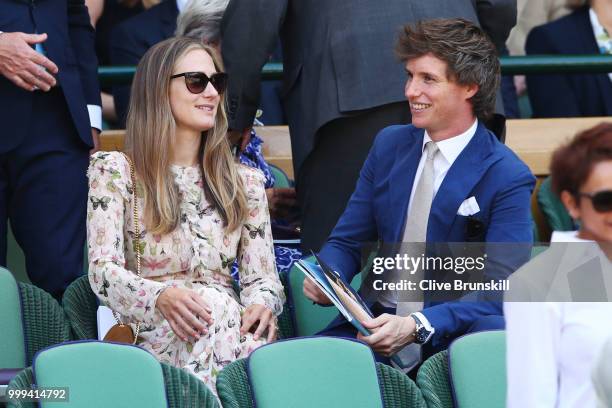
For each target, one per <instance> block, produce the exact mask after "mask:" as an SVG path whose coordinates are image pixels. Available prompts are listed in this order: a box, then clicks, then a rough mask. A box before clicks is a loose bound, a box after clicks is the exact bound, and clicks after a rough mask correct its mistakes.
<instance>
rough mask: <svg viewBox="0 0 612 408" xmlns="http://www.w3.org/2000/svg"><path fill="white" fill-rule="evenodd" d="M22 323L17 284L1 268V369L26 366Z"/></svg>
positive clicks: (7, 272) (6, 271) (10, 275)
mask: <svg viewBox="0 0 612 408" xmlns="http://www.w3.org/2000/svg"><path fill="white" fill-rule="evenodd" d="M22 321H23V320H22V313H21V300H20V299H19V288H18V287H17V282H15V278H13V275H12V274H11V273H10V272H9V271H8V270H6V269H4V268H1V267H0V328H2V329H1V330H0V369H1V368H23V367H25V366H26V356H25V342H24V337H23V324H22Z"/></svg>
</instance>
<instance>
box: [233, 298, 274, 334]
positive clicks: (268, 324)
mask: <svg viewBox="0 0 612 408" xmlns="http://www.w3.org/2000/svg"><path fill="white" fill-rule="evenodd" d="M258 322H259V323H258ZM255 326H256V327H257V328H256V329H255V332H254V333H253V339H254V340H258V339H259V337H260V336H261V335H262V334H263V333H264V332H265V331H266V330H267V331H268V336H267V341H268V343H270V342H272V341H274V340H276V334H277V331H278V327H277V326H276V317H275V316H274V314H273V313H272V311H271V310H270V309H268V308H267V307H265V306H263V305H251V306H249V307H247V308H246V309H245V311H244V313H243V314H242V326H240V335H241V336H244V335H245V334H246V333H248V332H249V331H251V329H252V328H253V327H255Z"/></svg>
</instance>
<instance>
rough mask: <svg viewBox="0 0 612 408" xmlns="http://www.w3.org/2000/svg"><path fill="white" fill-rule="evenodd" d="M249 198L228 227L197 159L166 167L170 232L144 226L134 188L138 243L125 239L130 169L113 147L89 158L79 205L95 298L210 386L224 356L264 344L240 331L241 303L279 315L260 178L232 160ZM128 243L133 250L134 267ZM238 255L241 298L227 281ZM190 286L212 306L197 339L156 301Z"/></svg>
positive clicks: (129, 228) (129, 229)
mask: <svg viewBox="0 0 612 408" xmlns="http://www.w3.org/2000/svg"><path fill="white" fill-rule="evenodd" d="M237 166H239V169H238V171H239V174H240V176H241V177H242V180H243V183H244V186H245V189H246V194H247V200H248V207H249V213H248V218H247V220H246V221H245V223H244V224H243V225H242V227H240V228H237V229H236V230H235V231H233V232H228V231H226V229H225V228H224V226H223V221H222V219H221V217H220V216H219V213H218V212H217V210H216V209H215V208H214V207H213V206H212V205H211V203H209V202H208V201H207V200H206V197H205V195H204V190H203V188H202V186H203V184H202V183H203V178H202V173H201V169H200V168H198V167H179V166H172V167H171V171H172V173H173V175H174V178H175V182H176V185H177V186H178V190H179V194H180V209H181V219H180V223H179V225H178V226H177V228H176V229H175V230H174V231H173V232H172V233H170V234H166V235H156V234H151V233H149V232H148V231H147V230H146V227H145V225H144V222H143V219H142V214H143V199H144V197H143V194H142V189H141V187H140V186H139V185H137V186H136V193H137V196H138V210H139V214H140V215H139V216H140V224H139V227H140V234H139V240H138V245H137V243H136V242H135V241H134V238H135V228H134V220H133V199H132V191H133V188H134V186H133V185H132V181H131V177H130V167H129V163H128V161H127V159H126V158H125V156H124V155H123V154H122V153H119V152H98V153H96V154H95V155H94V156H92V160H91V162H90V166H89V171H88V177H89V200H88V206H87V233H88V234H87V235H88V238H87V241H88V253H89V281H90V284H91V286H92V288H93V290H94V292H95V293H96V294H97V295H98V297H99V298H100V300H101V301H102V303H104V304H106V305H107V306H109V307H110V308H111V309H113V310H114V311H116V312H118V313H120V314H121V316H122V317H123V319H124V321H128V322H130V323H131V324H132V325H133V326H132V327H133V328H135V323H136V322H142V325H141V330H140V336H139V343H138V344H139V345H140V346H142V347H144V348H145V349H146V350H148V351H150V352H151V353H152V354H153V355H154V356H156V357H157V359H158V360H160V361H162V362H165V363H169V364H172V365H174V366H177V367H182V368H183V369H185V370H187V371H188V372H190V373H192V374H194V375H196V376H197V377H199V378H200V379H201V380H202V381H204V382H205V383H206V385H207V386H208V387H209V388H210V389H211V390H212V391H213V392H214V393H215V394H216V388H215V381H216V376H217V374H218V373H219V371H221V369H222V368H223V367H224V366H226V365H227V364H229V363H231V362H232V361H234V360H236V359H238V358H243V357H246V356H247V355H248V354H249V353H250V352H251V351H252V350H253V349H255V348H256V347H259V346H260V345H262V344H264V343H265V340H264V339H260V340H257V341H255V340H253V336H252V334H250V333H248V334H246V335H245V336H240V331H239V330H240V324H241V314H242V312H243V311H244V309H245V307H247V306H250V305H253V304H261V305H265V306H266V307H268V308H269V309H270V310H272V311H273V313H274V314H275V315H276V316H278V315H279V314H280V313H281V311H282V305H283V302H284V293H283V287H282V285H281V283H280V281H279V278H278V275H277V272H276V267H275V263H274V249H273V246H272V234H271V230H270V221H269V214H268V206H267V200H266V194H265V190H264V177H263V175H262V174H261V172H259V171H258V170H255V169H252V168H249V167H247V166H243V165H238V164H237ZM135 251H139V252H140V255H141V277H138V276H137V275H136V257H135ZM236 259H237V260H238V263H239V274H240V285H241V290H240V296H239V297H238V296H237V295H236V293H235V291H234V289H233V286H232V284H233V279H232V278H231V276H230V268H231V265H232V263H233V262H234V260H236ZM169 286H172V287H181V288H188V289H192V290H194V291H196V292H197V293H199V294H200V295H201V296H202V297H203V298H204V300H205V301H206V302H207V303H208V305H209V306H210V308H211V309H212V318H213V323H212V324H211V326H210V327H209V328H208V333H207V334H206V335H202V336H201V337H200V339H199V340H197V341H196V340H193V342H184V341H182V340H181V339H180V338H179V337H178V336H176V335H175V334H174V332H173V331H172V329H171V327H170V325H169V323H168V322H167V321H166V320H165V319H164V317H163V316H162V315H161V313H160V312H159V311H158V310H157V309H156V308H155V302H156V300H157V297H158V296H159V294H160V293H161V292H162V291H163V290H164V289H165V288H167V287H169Z"/></svg>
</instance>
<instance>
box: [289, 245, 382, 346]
mask: <svg viewBox="0 0 612 408" xmlns="http://www.w3.org/2000/svg"><path fill="white" fill-rule="evenodd" d="M313 255H314V257H315V259H316V260H317V263H313V262H309V261H306V260H304V259H301V260H299V261H298V262H297V263H296V265H297V267H298V268H299V269H300V270H301V271H302V272H303V273H304V274H305V275H306V276H307V277H308V278H310V279H311V280H312V281H313V282H314V283H315V284H316V285H317V286H318V287H319V288H320V289H321V290H322V291H323V293H325V294H326V295H327V297H328V298H329V300H331V301H332V303H333V304H334V305H335V306H336V307H337V308H338V310H339V311H340V313H342V315H343V316H344V318H345V319H346V320H347V321H348V322H350V323H351V324H352V325H353V326H355V328H356V329H357V330H358V331H359V332H360V333H361V334H363V335H364V336H369V335H370V334H371V333H370V331H369V330H368V329H366V328H365V327H363V325H362V324H361V322H362V321H364V320H369V319H373V318H374V315H373V314H372V312H371V311H370V308H369V307H368V306H367V305H366V303H365V302H364V301H363V299H362V298H361V296H359V294H358V293H357V292H356V291H355V290H354V289H353V288H352V287H351V286H350V285H349V284H348V283H346V282H344V280H343V279H342V277H341V276H340V274H339V273H338V272H336V271H334V270H333V269H332V268H331V267H329V265H327V264H326V263H325V262H324V261H323V260H322V259H321V258H319V257H318V256H317V255H316V254H315V253H313Z"/></svg>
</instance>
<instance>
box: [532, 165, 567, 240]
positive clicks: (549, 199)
mask: <svg viewBox="0 0 612 408" xmlns="http://www.w3.org/2000/svg"><path fill="white" fill-rule="evenodd" d="M537 198H538V206H539V207H540V210H541V211H542V213H543V214H544V217H545V219H546V222H547V223H548V225H549V226H550V229H551V230H552V231H573V230H575V229H577V228H576V225H575V224H574V221H573V220H572V217H570V215H569V213H568V212H567V210H566V209H565V206H564V205H563V203H562V202H561V200H559V197H557V195H556V194H555V193H553V191H552V190H551V186H550V177H547V178H546V179H545V180H544V181H543V182H542V185H541V186H540V189H539V190H538V197H537Z"/></svg>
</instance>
